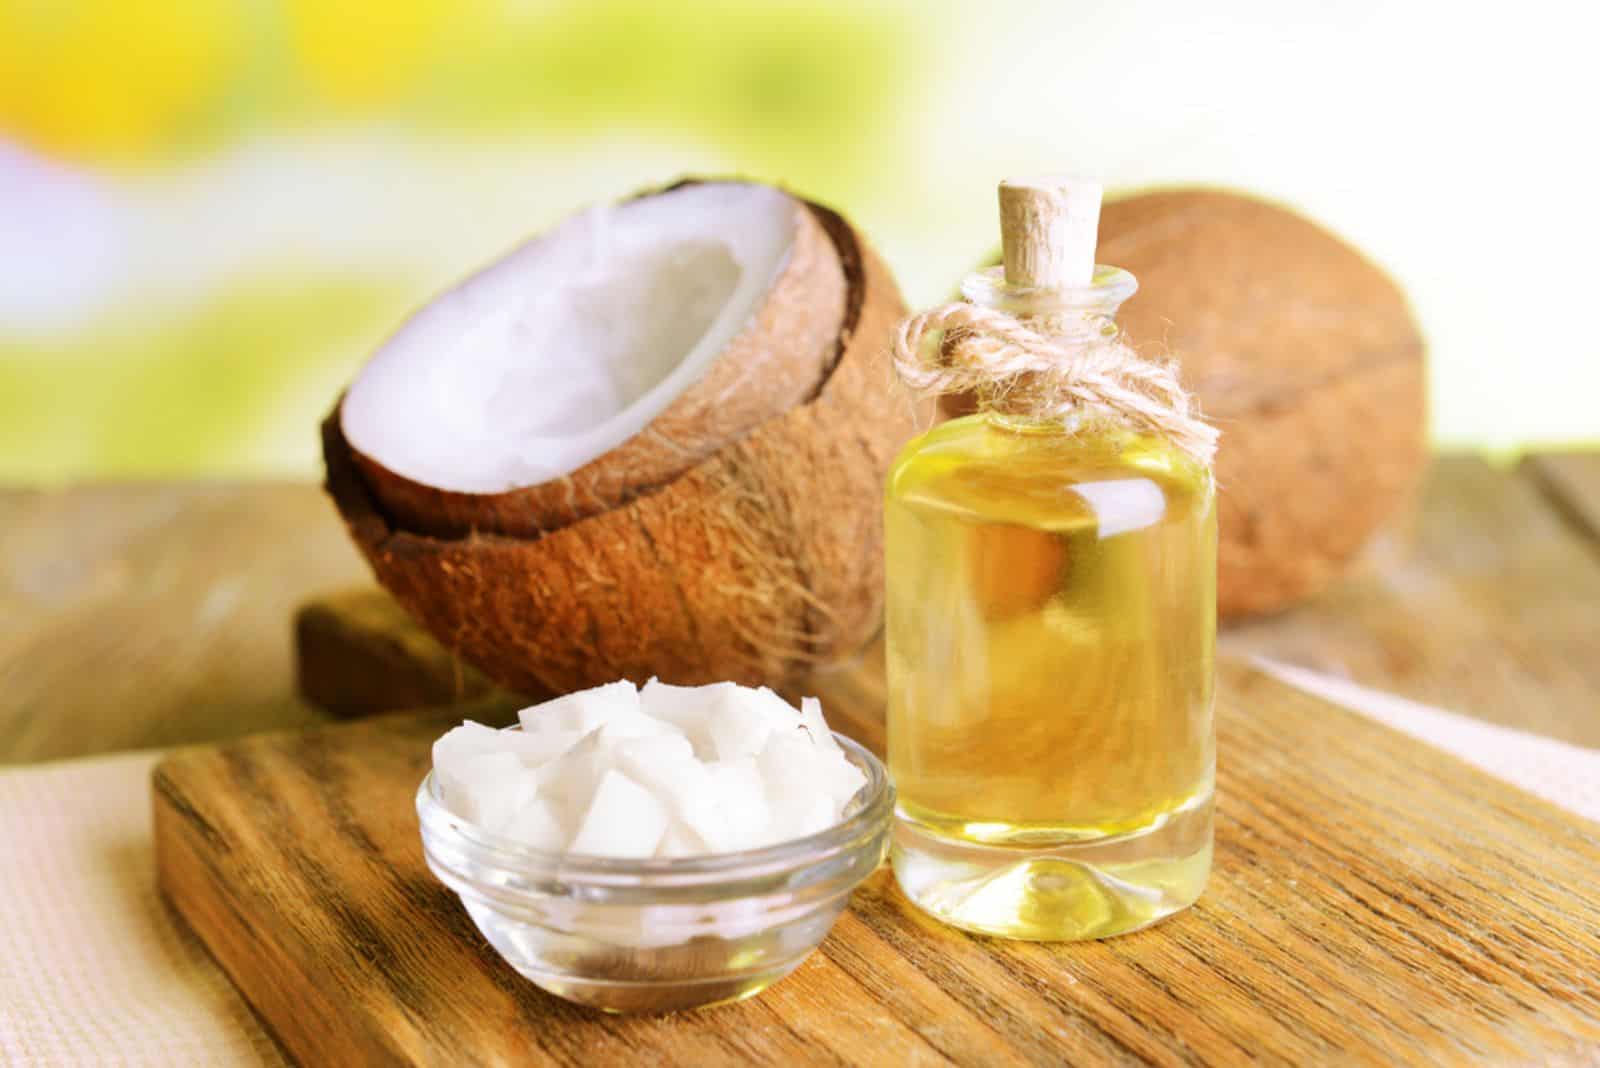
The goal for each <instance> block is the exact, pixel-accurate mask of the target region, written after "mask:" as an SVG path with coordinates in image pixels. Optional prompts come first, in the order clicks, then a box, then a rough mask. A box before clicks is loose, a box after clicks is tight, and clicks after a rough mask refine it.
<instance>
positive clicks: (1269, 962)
mask: <svg viewBox="0 0 1600 1068" xmlns="http://www.w3.org/2000/svg"><path fill="white" fill-rule="evenodd" d="M815 681H816V682H817V683H820V685H814V686H812V687H811V688H813V689H822V690H823V691H824V693H825V696H826V698H827V700H828V701H829V702H830V707H829V711H830V716H831V717H833V718H836V719H837V720H838V721H839V722H840V723H841V724H849V725H850V727H851V729H853V730H854V731H856V732H857V733H858V735H859V736H861V737H862V738H863V740H864V741H866V742H868V743H869V744H879V745H881V722H882V721H881V715H882V703H881V696H882V676H881V664H880V663H878V662H877V661H875V660H872V659H869V660H867V661H864V662H863V663H862V664H860V665H858V666H856V667H855V668H853V669H850V670H846V671H841V672H836V673H834V674H833V675H831V676H829V677H827V678H826V679H821V680H815ZM1220 682H1221V694H1222V697H1221V701H1220V708H1219V734H1220V739H1219V741H1220V745H1219V749H1220V752H1221V754H1222V757H1221V764H1220V767H1219V797H1220V802H1219V814H1218V851H1217V862H1216V871H1215V874H1214V876H1213V879H1212V884H1211V886H1210V888H1209V889H1208V891H1207V893H1206V895H1205V897H1204V898H1202V900H1201V902H1200V904H1199V905H1198V906H1196V907H1195V908H1194V909H1192V910H1190V911H1189V912H1187V913H1184V914H1181V915H1180V916H1178V917H1176V918H1174V919H1173V920H1171V921H1169V922H1167V923H1165V924H1162V925H1159V926H1157V927H1155V928H1153V929H1151V930H1148V931H1144V932H1141V933H1138V934H1134V935H1130V936H1126V937H1123V938H1119V939H1113V940H1111V941H1108V942H1103V943H1092V944H1083V945H1044V944H1026V943H1012V942H1003V941H997V940H992V939H985V938H980V937H974V936H969V935H966V934H963V933H960V932H957V931H954V930H951V929H949V928H945V927H942V926H939V925H937V924H935V923H933V922H932V921H931V920H929V919H927V918H926V917H924V916H922V915H921V914H920V913H918V912H916V911H915V910H914V909H913V908H912V907H911V906H910V905H909V904H908V903H907V902H906V900H905V899H904V898H903V897H902V895H901V894H900V893H899V891H898V890H897V888H896V887H895V885H894V882H893V879H892V877H891V876H890V875H889V874H888V873H887V872H886V871H884V872H880V873H878V875H876V876H874V877H873V878H872V879H871V880H869V881H868V882H867V883H866V884H865V885H864V886H863V887H862V888H861V889H860V890H859V891H858V892H857V894H856V896H855V898H854V900H853V903H852V906H851V908H850V910H849V911H848V912H847V913H846V914H845V916H844V917H843V919H842V920H841V921H840V923H839V925H838V926H837V927H836V928H835V929H834V931H833V933H832V934H831V935H830V937H829V939H828V940H827V942H825V943H824V945H823V947H822V949H821V950H820V951H819V952H818V953H817V954H816V955H814V956H813V957H812V958H811V959H810V960H808V961H807V962H806V963H805V964H804V965H803V966H802V967H801V968H800V969H799V970H798V971H797V972H796V973H795V974H794V975H793V976H791V977H790V978H788V979H786V980H784V981H783V982H781V983H779V984H778V985H777V986H775V987H773V988H772V989H771V990H769V991H767V992H766V993H764V994H762V995H761V996H760V997H758V998H756V999H754V1000H752V1001H749V1002H744V1003H741V1004H738V1005H732V1006H725V1007H721V1008H716V1009H710V1010H703V1011H700V1012H696V1013H688V1014H684V1015H681V1016H672V1017H646V1018H617V1017H605V1016H600V1015H596V1014H591V1013H589V1012H587V1011H585V1010H580V1009H578V1008H575V1007H573V1006H570V1005H567V1004H566V1003H564V1002H561V1001H559V1000H557V999H555V998H553V997H550V996H548V995H546V994H544V993H542V992H540V991H539V990H537V989H536V988H535V987H533V986H532V985H531V984H529V983H526V982H524V981H523V980H521V979H520V978H519V977H518V976H517V975H516V974H515V973H514V972H513V971H512V970H511V969H510V968H509V967H508V966H506V965H504V964H503V963H501V962H500V961H499V960H498V958H496V957H495V956H494V954H493V952H492V950H490V949H489V948H488V946H487V945H486V943H484V942H483V940H482V939H481V938H480V937H479V936H478V935H477V933H476V932H475V931H474V929H473V928H472V926H471V924H470V922H469V921H468V919H467V917H466V915H465V913H464V912H463V911H462V910H461V909H460V907H459V906H458V905H457V903H456V902H455V900H454V899H453V897H452V896H451V895H450V893H449V892H448V891H447V890H446V889H445V888H444V887H443V886H441V885H440V884H439V883H437V882H436V881H435V880H434V879H433V877H432V876H431V875H430V874H429V872H428V871H427V870H426V868H425V866H424V864H423V861H422V857H421V850H420V844H419V840H418V835H417V827H416V820H415V817H414V814H413V810H412V804H411V799H412V794H413V792H414V791H415V788H416V784H417V782H418V781H419V780H420V778H421V776H422V774H423V772H424V771H425V769H426V763H427V751H428V744H429V742H430V741H431V740H432V738H433V737H434V736H435V735H436V734H437V733H439V732H440V731H441V730H442V729H443V728H444V727H445V726H446V725H447V724H449V723H450V722H453V721H454V720H456V719H457V718H459V716H460V715H461V713H462V710H461V709H452V710H445V711H435V712H426V713H415V714H405V715H401V716H395V717H383V718H378V719H372V720H367V721H364V722H359V723H352V724H346V725H342V726H336V727H326V728H321V729H318V730H313V731H309V732H302V733H290V734H279V735H271V736H261V737H256V738H252V739H247V740H243V741H239V742H234V743H230V744H227V745H223V746H218V747H208V748H200V749H194V750H189V751H185V752H182V753H179V754H177V755H175V756H173V757H171V758H169V759H168V760H167V761H166V762H165V763H163V764H162V765H161V766H160V767H159V768H158V770H157V772H156V775H155V780H154V789H153V796H154V804H155V817H156V836H157V861H158V868H159V871H160V879H161V885H162V888H163V889H164V891H165V892H166V893H167V895H168V896H169V898H170V899H171V901H172V902H173V904H174V905H176V906H177V908H178V910H179V911H180V912H181V913H182V914H183V915H184V917H185V918H186V919H187V920H188V922H189V923H190V924H191V925H192V926H193V927H194V929H195V930H196V931H197V932H199V934H200V936H201V937H202V938H203V939H204V940H205V942H206V943H207V945H208V946H209V947H210V948H211V950H212V952H213V953H214V954H215V955H216V956H217V958H218V959H219V960H220V961H221V962H222V964H223V966H224V967H225V968H226V969H227V971H228V973H229V974H230V975H231V976H232V977H233V979H234V981H235V982H236V983H238V984H239V986H240V988H241V989H242V990H243V991H244V992H245V994H246V996H247V997H248V998H249V999H250V1000H251V1002H252V1004H253V1005H254V1006H255V1007H256V1009H257V1011H258V1012H259V1013H260V1014H261V1016H262V1018H263V1019H265V1020H266V1021H267V1023H268V1024H269V1025H270V1026H271V1027H272V1028H273V1029H274V1030H275V1032H276V1033H277V1035H278V1037H279V1038H280V1039H281V1041H282V1042H283V1043H284V1045H285V1046H286V1047H287V1048H288V1049H289V1050H291V1051H292V1052H293V1053H294V1054H295V1055H296V1056H298V1057H299V1058H300V1059H301V1061H302V1062H303V1063H306V1064H336V1063H337V1064H350V1063H386V1062H399V1063H414V1064H469V1063H471V1064H503V1063H513V1062H515V1063H530V1064H573V1065H578V1064H585V1065H587V1064H600V1063H650V1064H684V1065H711V1064H723V1063H740V1062H752V1061H754V1062H759V1063H781V1064H799V1063H834V1064H837V1063H848V1064H902V1063H905V1064H940V1063H952V1062H953V1063H958V1064H984V1065H988V1064H1060V1063H1064V1062H1067V1061H1071V1062H1073V1063H1100V1062H1105V1063H1148V1064H1179V1063H1202V1064H1233V1063H1238V1062H1240V1061H1242V1060H1245V1059H1250V1058H1254V1059H1259V1060H1262V1061H1265V1062H1269V1063H1287V1064H1326V1063H1330V1062H1334V1061H1339V1062H1346V1063H1369V1064H1394V1063H1418V1064H1436V1063H1442V1062H1444V1063H1449V1062H1460V1061H1463V1060H1480V1061H1486V1062H1503V1063H1513V1062H1515V1063H1540V1064H1561V1063H1590V1062H1592V1061H1594V1060H1595V1059H1596V1058H1600V901H1597V899H1596V896H1595V895H1594V894H1593V892H1592V882H1593V878H1594V873H1595V872H1596V871H1600V827H1597V826H1595V825H1592V824H1588V823H1585V822H1583V821H1580V820H1577V819H1576V818H1574V817H1571V816H1569V815H1567V814H1565V813H1563V812H1561V811H1560V810H1558V809H1555V808H1553V807H1552V806H1549V805H1547V804H1544V803H1543V802H1540V801H1537V800H1535V799H1533V798H1531V797H1528V796H1527V795H1524V794H1522V793H1519V792H1518V791H1516V790H1515V789H1513V788H1511V787H1508V786H1505V785H1503V784H1501V783H1499V782H1498V781H1496V780H1494V779H1491V778H1489V777H1487V776H1485V775H1483V774H1482V773H1480V772H1477V771H1475V770H1473V769H1472V768H1470V767H1468V766H1467V765H1465V764H1462V763H1460V762H1459V761H1457V760H1455V759H1453V758H1451V757H1449V756H1447V755H1445V754H1443V753H1441V752H1438V751H1436V750H1434V749H1431V748H1429V747H1427V746H1424V745H1421V744H1419V743H1416V742H1412V741H1410V740H1408V739H1406V738H1404V737H1402V736H1400V735H1397V734H1394V733H1392V732H1390V731H1388V730H1387V729H1385V728H1383V727H1380V726H1378V725H1376V724H1373V723H1371V722H1368V721H1366V720H1364V719H1362V718H1360V717H1357V716H1354V715H1351V714H1348V713H1345V712H1343V711H1341V710H1339V709H1336V708H1333V707H1331V706H1328V705H1325V704H1323V703H1321V702H1319V701H1317V700H1315V699H1314V698H1310V697H1307V696H1304V695H1302V694H1299V693H1298V692H1295V691H1292V690H1289V689H1287V688H1285V687H1283V686H1281V685H1279V684H1277V683H1275V682H1273V681H1271V680H1270V679H1267V678H1266V677H1264V676H1261V675H1258V674H1254V673H1251V672H1249V671H1247V670H1245V669H1242V668H1239V667H1236V666H1227V667H1225V668H1224V670H1223V672H1222V676H1221V680H1220ZM496 712H498V713H499V714H501V715H502V716H504V715H505V714H506V713H507V712H508V706H506V705H504V704H498V705H491V706H489V707H487V708H484V707H479V708H477V709H475V710H474V713H473V714H474V715H477V716H480V717H482V716H489V715H492V714H494V713H496ZM875 731H876V733H874V732H875Z"/></svg>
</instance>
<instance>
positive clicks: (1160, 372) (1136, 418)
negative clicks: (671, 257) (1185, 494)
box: [893, 301, 1220, 467]
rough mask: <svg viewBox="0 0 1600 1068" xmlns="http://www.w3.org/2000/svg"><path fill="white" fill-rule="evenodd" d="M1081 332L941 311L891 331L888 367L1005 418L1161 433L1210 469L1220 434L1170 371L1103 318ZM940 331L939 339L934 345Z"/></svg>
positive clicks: (986, 311) (977, 308) (917, 384)
mask: <svg viewBox="0 0 1600 1068" xmlns="http://www.w3.org/2000/svg"><path fill="white" fill-rule="evenodd" d="M1082 325H1083V326H1085V327H1087V328H1088V330H1089V331H1090V333H1089V334H1088V335H1086V336H1082V337H1073V336H1066V337H1052V336H1051V335H1050V334H1047V333H1044V332H1042V331H1041V330H1039V329H1036V328H1035V326H1034V325H1032V324H1031V323H1029V322H1025V321H1023V320H1020V319H1017V318H1016V317H1014V316H1012V315H1010V314H1008V313H1006V312H1003V311H998V310H995V309H992V308H985V307H982V306H981V305H977V304H969V303H966V302H964V301H958V302H955V303H951V304H945V305H942V306H940V307H937V308H933V309H931V310H929V311H926V312H923V313H922V314H920V315H913V316H911V317H910V318H909V319H906V320H905V321H903V322H902V323H901V324H900V325H899V327H898V328H897V329H896V330H895V334H894V341H893V345H894V363H895V370H896V371H897V372H898V373H899V375H900V378H901V379H902V380H903V381H904V382H905V383H906V384H907V385H909V386H910V387H911V388H912V389H914V390H916V391H917V392H919V393H923V394H928V395H934V394H943V393H975V394H977V396H978V399H979V401H980V403H982V404H983V405H985V406H986V407H989V408H992V409H993V410H995V411H998V412H1002V413H1005V414H1010V415H1020V416H1026V417H1029V418H1033V419H1041V420H1060V421H1062V422H1063V423H1070V422H1071V421H1072V420H1074V418H1077V419H1079V420H1082V419H1100V420H1108V421H1111V422H1114V423H1117V424H1119V425H1123V426H1127V427H1130V428H1132V429H1135V430H1142V431H1146V432H1150V433H1154V434H1159V435H1161V436H1162V437H1165V438H1166V439H1167V440H1168V441H1170V442H1171V443H1172V445H1173V446H1174V447H1175V448H1177V449H1178V450H1179V451H1181V452H1182V453H1184V454H1185V455H1186V456H1188V457H1190V458H1191V459H1193V460H1194V461H1195V462H1197V463H1199V464H1201V465H1202V466H1205V467H1210V466H1211V462H1212V460H1213V459H1214V458H1215V456H1216V451H1217V439H1218V437H1219V436H1220V435H1219V432H1218V430H1217V428H1216V427H1214V426H1212V425H1211V424H1209V423H1207V422H1206V421H1205V420H1204V419H1202V418H1201V417H1200V414H1199V412H1198V411H1197V410H1196V406H1195V403H1194V398H1193V397H1191V396H1190V394H1189V393H1188V391H1186V390H1185V389H1184V388H1183V386H1182V384H1181V383H1180V382H1179V381H1178V371H1177V367H1176V366H1175V365H1174V364H1173V363H1172V362H1170V361H1165V360H1152V359H1147V358H1145V357H1143V356H1140V355H1139V354H1138V353H1137V352H1135V351H1134V350H1133V349H1132V347H1130V346H1129V345H1128V344H1127V343H1126V342H1125V341H1123V340H1122V339H1121V337H1120V335H1119V333H1118V331H1117V329H1116V326H1115V324H1113V323H1112V321H1111V320H1110V318H1109V317H1102V316H1097V317H1093V318H1091V319H1089V320H1087V321H1084V322H1083V323H1082ZM939 334H942V335H943V339H942V341H940V342H939V343H937V344H934V343H931V342H932V341H933V339H934V336H935V335H939Z"/></svg>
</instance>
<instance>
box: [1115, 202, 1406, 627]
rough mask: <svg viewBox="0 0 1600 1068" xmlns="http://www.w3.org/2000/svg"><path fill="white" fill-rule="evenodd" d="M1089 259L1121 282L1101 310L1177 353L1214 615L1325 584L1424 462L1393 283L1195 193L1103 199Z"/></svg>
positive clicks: (1319, 234)
mask: <svg viewBox="0 0 1600 1068" xmlns="http://www.w3.org/2000/svg"><path fill="white" fill-rule="evenodd" d="M1097 259H1099V261H1100V262H1102V263H1111V264H1116V265H1117V266H1119V267H1124V268H1126V269H1128V270H1129V271H1132V272H1133V274H1134V275H1135V276H1136V277H1137V278H1138V279H1139V293H1138V295H1137V296H1136V297H1135V298H1134V299H1133V300H1131V301H1129V302H1128V304H1127V305H1126V306H1124V308H1123V309H1122V311H1121V313H1120V314H1119V315H1118V321H1119V322H1120V323H1121V324H1122V325H1123V328H1124V330H1125V331H1126V333H1127V335H1128V337H1129V338H1130V340H1131V341H1132V342H1133V343H1134V344H1135V345H1136V346H1138V347H1139V348H1140V349H1141V351H1146V352H1166V353H1170V354H1172V355H1174V356H1176V357H1177V359H1178V360H1179V363H1180V365H1181V367H1182V369H1183V377H1184V380H1185V382H1186V384H1188V385H1189V386H1190V388H1192V389H1194V390H1195V391H1196V392H1197V393H1198V394H1199V397H1200V401H1201V408H1202V411H1203V412H1204V413H1205V414H1206V415H1207V416H1208V417H1209V418H1211V419H1212V420H1213V421H1214V422H1216V424H1217V425H1218V426H1219V427H1220V428H1221V430H1222V443H1221V449H1220V451H1219V452H1218V455H1217V480H1218V484H1219V494H1218V521H1219V524H1220V542H1219V547H1218V610H1219V612H1220V614H1221V615H1222V616H1224V617H1240V616H1248V615H1255V614H1260V613H1266V612H1274V611H1277V610H1279V609H1281V608H1284V607H1286V606H1288V605H1291V604H1293V603H1294V602H1296V601H1298V600H1301V599H1303V598H1305V597H1308V596H1311V595H1312V594H1315V593H1317V592H1319V591H1320V590H1322V589H1324V588H1325V587H1327V586H1328V585H1329V584H1330V583H1331V582H1332V581H1333V580H1334V579H1335V578H1336V577H1337V576H1338V575H1339V573H1340V571H1341V570H1342V569H1343V568H1344V566H1345V564H1346V563H1347V562H1348V561H1349V560H1350V559H1351V557H1353V556H1354V555H1355V554H1356V553H1357V552H1358V551H1359V550H1360V549H1361V547H1362V546H1363V545H1364V544H1365V543H1366V541H1367V539H1368V538H1369V537H1370V536H1371V535H1372V533H1373V531H1374V530H1375V529H1376V528H1377V527H1378V526H1379V524H1381V523H1382V522H1383V521H1384V520H1385V519H1387V518H1388V517H1389V516H1390V515H1392V514H1393V513H1394V511H1395V510H1396V508H1397V507H1399V506H1400V504H1401V503H1402V502H1403V501H1404V500H1405V499H1406V498H1407V496H1408V495H1409V494H1410V493H1411V491H1412V490H1413V488H1414V487H1415V485H1416V483H1417V481H1418V478H1419V477H1420V474H1421V472H1422V470H1423V467H1424V465H1425V461H1426V455H1427V452H1426V449H1427V442H1426V419H1425V399H1424V398H1425V393H1424V391H1425V381H1424V367H1423V340H1422V335H1421V332H1420V331H1419V329H1418V327H1417V323H1416V321H1415V319H1414V318H1413V317H1412V314H1411V310H1410V308H1409V307H1408V306H1407V303H1406V299H1405V296H1404V294H1403V293H1401V291H1400V289H1399V288H1398V287H1397V286H1396V285H1395V283H1394V282H1393V281H1391V280H1390V279H1389V277H1388V276H1387V275H1385V274H1384V272H1383V271H1381V270H1379V269H1378V268H1377V267H1376V266H1374V265H1373V264H1372V263H1371V262H1370V261H1368V260H1367V259H1365V258H1364V257H1363V256H1362V255H1361V254H1360V253H1359V252H1357V251H1356V250H1355V249H1354V248H1352V247H1351V246H1350V245H1348V244H1346V243H1345V242H1343V241H1341V240H1340V239H1339V238H1337V237H1335V236H1334V235H1333V234H1331V233H1329V232H1328V231H1326V230H1324V229H1322V228H1321V227H1319V226H1317V225H1315V224H1314V223H1312V222H1309V221H1308V220H1306V219H1304V218H1302V217H1301V216H1299V215H1297V214H1295V213H1294V212H1291V211H1289V210H1287V209H1285V208H1282V207H1279V206H1277V205H1274V204H1271V203H1268V202H1266V201H1262V200H1257V199H1254V198H1252V197H1248V196H1242V195H1239V194H1237V193H1229V192H1223V191H1218V190H1209V189H1181V190H1172V191H1165V192H1154V193H1147V194H1142V195H1138V196H1132V197H1127V198H1125V199H1120V200H1117V201H1115V202H1112V203H1108V204H1107V205H1106V206H1105V208H1104V211H1103V213H1102V215H1101V219H1100V246H1099V254H1098V256H1097Z"/></svg>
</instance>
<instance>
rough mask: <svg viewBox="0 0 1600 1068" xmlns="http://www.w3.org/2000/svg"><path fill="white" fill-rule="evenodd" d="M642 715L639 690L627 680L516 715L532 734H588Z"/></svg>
mask: <svg viewBox="0 0 1600 1068" xmlns="http://www.w3.org/2000/svg"><path fill="white" fill-rule="evenodd" d="M637 715H639V691H638V689H637V688H635V687H634V685H633V683H631V682H629V681H628V680H627V679H621V680H619V681H617V682H608V683H606V684H605V685H604V686H596V687H594V688H592V689H588V690H579V691H578V692H577V693H569V694H567V695H565V696H564V697H557V698H553V699H552V700H549V701H545V702H543V703H542V704H537V705H530V706H529V707H527V708H524V709H523V710H522V711H520V712H518V713H517V718H518V719H519V720H521V721H522V729H523V730H525V731H527V732H528V733H530V734H539V733H542V732H545V731H577V732H579V733H580V734H587V733H588V732H589V731H592V730H594V729H595V728H596V727H601V726H604V725H605V724H607V723H609V722H611V721H612V720H616V719H622V718H625V717H628V716H637Z"/></svg>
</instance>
